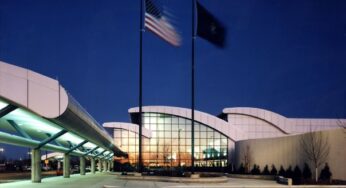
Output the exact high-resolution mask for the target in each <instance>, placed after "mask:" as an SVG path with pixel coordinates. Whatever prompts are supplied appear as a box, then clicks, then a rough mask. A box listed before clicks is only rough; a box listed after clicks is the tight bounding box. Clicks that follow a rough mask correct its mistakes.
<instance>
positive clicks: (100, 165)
mask: <svg viewBox="0 0 346 188" xmlns="http://www.w3.org/2000/svg"><path fill="white" fill-rule="evenodd" d="M97 164H98V168H99V172H102V164H101V159H99V160H98V163H97Z"/></svg>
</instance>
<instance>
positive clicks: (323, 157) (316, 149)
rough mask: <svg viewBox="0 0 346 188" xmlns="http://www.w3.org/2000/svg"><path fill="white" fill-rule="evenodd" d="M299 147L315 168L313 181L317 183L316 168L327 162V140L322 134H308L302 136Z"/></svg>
mask: <svg viewBox="0 0 346 188" xmlns="http://www.w3.org/2000/svg"><path fill="white" fill-rule="evenodd" d="M300 145H301V147H302V149H303V152H304V154H305V156H306V158H307V159H308V161H310V162H311V163H312V164H313V165H314V168H315V181H316V182H317V181H318V168H319V167H320V166H321V165H322V164H323V163H325V162H326V161H327V158H328V155H329V144H328V138H326V137H325V136H323V134H322V132H309V133H307V134H305V135H303V136H302V138H301V139H300Z"/></svg>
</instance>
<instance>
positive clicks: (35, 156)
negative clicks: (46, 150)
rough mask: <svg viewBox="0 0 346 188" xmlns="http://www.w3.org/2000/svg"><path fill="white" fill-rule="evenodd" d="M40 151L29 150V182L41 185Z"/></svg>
mask: <svg viewBox="0 0 346 188" xmlns="http://www.w3.org/2000/svg"><path fill="white" fill-rule="evenodd" d="M41 178H42V176H41V151H40V150H39V149H32V150H31V181H32V182H33V183H41Z"/></svg>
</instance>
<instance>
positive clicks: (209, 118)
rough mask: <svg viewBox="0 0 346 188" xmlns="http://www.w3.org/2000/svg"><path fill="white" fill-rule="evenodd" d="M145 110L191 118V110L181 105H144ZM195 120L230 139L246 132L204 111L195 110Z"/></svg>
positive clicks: (130, 111)
mask: <svg viewBox="0 0 346 188" xmlns="http://www.w3.org/2000/svg"><path fill="white" fill-rule="evenodd" d="M142 110H143V112H155V113H163V114H170V115H175V116H179V117H183V118H187V119H191V110H190V109H187V108H181V107H171V106H144V107H143V108H142ZM138 112H139V108H138V107H135V108H130V109H129V113H138ZM195 121H197V122H200V123H202V124H204V125H207V126H209V127H211V128H213V129H215V130H217V131H219V132H221V133H223V134H225V135H226V136H227V137H229V138H230V139H232V140H234V141H236V140H239V139H241V138H243V137H244V133H243V132H242V131H241V130H239V129H238V128H236V127H234V126H230V125H229V124H228V122H226V121H224V120H222V119H220V118H218V117H216V116H213V115H210V114H207V113H204V112H200V111H197V110H195Z"/></svg>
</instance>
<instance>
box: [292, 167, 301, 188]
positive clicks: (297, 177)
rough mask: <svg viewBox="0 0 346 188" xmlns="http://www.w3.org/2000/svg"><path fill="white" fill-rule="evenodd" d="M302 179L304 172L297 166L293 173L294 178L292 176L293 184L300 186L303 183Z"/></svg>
mask: <svg viewBox="0 0 346 188" xmlns="http://www.w3.org/2000/svg"><path fill="white" fill-rule="evenodd" d="M301 178H302V171H301V170H300V168H299V166H298V165H296V167H295V168H294V171H293V176H292V180H293V184H294V185H299V184H300V183H301Z"/></svg>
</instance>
